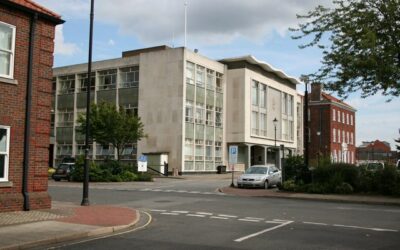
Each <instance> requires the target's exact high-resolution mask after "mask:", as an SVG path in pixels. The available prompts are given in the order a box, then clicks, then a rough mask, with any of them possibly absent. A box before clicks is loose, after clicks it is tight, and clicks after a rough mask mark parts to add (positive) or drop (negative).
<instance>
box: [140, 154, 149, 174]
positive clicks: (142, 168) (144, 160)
mask: <svg viewBox="0 0 400 250" xmlns="http://www.w3.org/2000/svg"><path fill="white" fill-rule="evenodd" d="M138 172H147V156H145V155H141V156H140V157H139V159H138Z"/></svg>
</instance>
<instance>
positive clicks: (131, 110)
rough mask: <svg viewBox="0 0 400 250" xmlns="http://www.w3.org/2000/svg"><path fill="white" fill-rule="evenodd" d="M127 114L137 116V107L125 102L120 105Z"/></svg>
mask: <svg viewBox="0 0 400 250" xmlns="http://www.w3.org/2000/svg"><path fill="white" fill-rule="evenodd" d="M122 108H123V109H125V112H126V113H127V114H128V115H133V116H138V107H137V106H136V105H132V104H125V105H123V106H122Z"/></svg>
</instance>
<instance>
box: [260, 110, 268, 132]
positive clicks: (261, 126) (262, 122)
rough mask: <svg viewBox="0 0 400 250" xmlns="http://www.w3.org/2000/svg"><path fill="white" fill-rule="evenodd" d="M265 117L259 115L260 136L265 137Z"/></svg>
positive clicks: (264, 115)
mask: <svg viewBox="0 0 400 250" xmlns="http://www.w3.org/2000/svg"><path fill="white" fill-rule="evenodd" d="M266 120H267V115H266V114H263V113H261V114H260V135H261V136H267V123H266Z"/></svg>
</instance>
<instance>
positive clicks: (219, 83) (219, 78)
mask: <svg viewBox="0 0 400 250" xmlns="http://www.w3.org/2000/svg"><path fill="white" fill-rule="evenodd" d="M216 77H217V78H216V82H215V84H216V86H215V90H216V91H217V92H220V93H222V92H223V88H222V77H223V74H221V73H218V72H217V73H216Z"/></svg>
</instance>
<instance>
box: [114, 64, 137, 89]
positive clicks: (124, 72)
mask: <svg viewBox="0 0 400 250" xmlns="http://www.w3.org/2000/svg"><path fill="white" fill-rule="evenodd" d="M119 75H120V77H121V80H120V87H121V88H132V87H136V88H137V87H138V86H139V67H138V66H136V67H129V68H123V69H120V74H119Z"/></svg>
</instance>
